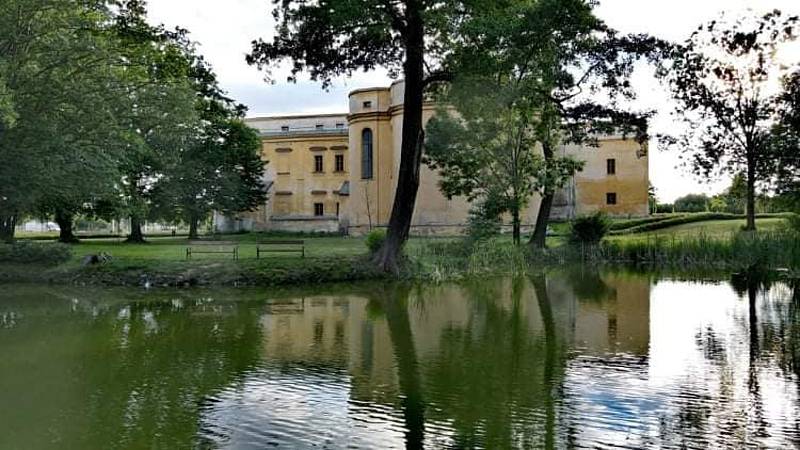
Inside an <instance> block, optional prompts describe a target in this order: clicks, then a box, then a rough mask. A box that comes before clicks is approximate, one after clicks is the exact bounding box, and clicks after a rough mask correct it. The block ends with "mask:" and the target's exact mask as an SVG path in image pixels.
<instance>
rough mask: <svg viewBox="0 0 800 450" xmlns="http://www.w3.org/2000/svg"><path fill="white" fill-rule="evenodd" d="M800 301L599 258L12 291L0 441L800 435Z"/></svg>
mask: <svg viewBox="0 0 800 450" xmlns="http://www.w3.org/2000/svg"><path fill="white" fill-rule="evenodd" d="M742 284H744V285H742ZM798 297H800V295H798V293H796V292H795V290H793V289H792V288H791V286H789V285H787V284H782V283H774V284H771V285H763V284H762V285H756V284H755V283H750V284H748V283H746V282H745V283H742V282H735V283H731V282H728V281H725V280H723V281H703V282H697V281H678V280H674V279H672V280H671V279H658V278H657V277H655V276H652V275H650V276H645V275H638V274H632V273H625V272H592V271H588V270H569V271H559V272H554V273H548V274H547V275H534V276H529V277H523V278H517V279H509V278H497V279H480V280H473V281H468V282H462V283H456V284H444V285H430V286H428V285H405V284H357V285H351V286H334V287H326V288H315V289H312V290H309V289H301V290H290V289H281V290H275V289H272V290H263V289H236V290H234V289H230V290H225V289H220V290H183V291H179V290H174V291H173V290H155V291H144V290H133V289H131V290H111V289H86V288H84V289H78V288H61V287H41V286H3V287H2V292H0V448H2V449H25V450H29V449H59V450H66V449H181V448H201V449H262V448H270V447H279V448H309V447H315V448H381V449H383V448H423V447H424V448H492V449H502V448H581V447H588V448H610V447H614V448H618V447H624V448H656V447H658V448H741V447H745V446H758V447H770V448H789V447H795V446H797V445H798V442H800V414H798V413H800V411H798V409H800V383H798V373H800V365H799V364H800V360H799V359H798V358H799V357H800V349H798V346H799V345H800V322H799V321H798V320H799V318H800V312H799V311H800V298H798Z"/></svg>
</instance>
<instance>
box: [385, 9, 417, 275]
mask: <svg viewBox="0 0 800 450" xmlns="http://www.w3.org/2000/svg"><path fill="white" fill-rule="evenodd" d="M421 13H422V5H421V4H420V3H419V0H409V1H408V2H407V3H406V20H407V31H406V33H405V47H406V61H405V63H404V64H403V72H404V75H405V97H404V107H403V108H404V109H403V142H402V146H401V150H400V171H399V173H398V176H397V190H396V191H395V195H394V204H393V205H392V215H391V217H390V218H389V230H388V233H387V235H386V240H385V241H384V243H383V247H381V249H380V250H379V251H378V252H377V253H376V255H375V263H376V264H377V265H378V267H380V268H381V269H382V270H384V271H386V272H394V273H397V272H398V271H399V266H398V258H399V256H400V252H401V251H402V249H403V245H404V244H405V242H406V241H407V240H408V234H409V231H410V229H411V220H412V218H413V215H414V205H415V204H416V202H417V191H418V190H419V170H420V165H421V164H422V146H423V143H424V135H423V131H422V103H423V90H424V88H425V81H424V67H423V64H424V60H423V59H424V42H423V37H424V32H425V29H424V26H423V21H422V15H421Z"/></svg>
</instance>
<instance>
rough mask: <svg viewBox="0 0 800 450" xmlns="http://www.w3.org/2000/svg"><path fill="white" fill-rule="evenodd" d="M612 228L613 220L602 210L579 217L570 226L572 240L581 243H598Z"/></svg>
mask: <svg viewBox="0 0 800 450" xmlns="http://www.w3.org/2000/svg"><path fill="white" fill-rule="evenodd" d="M610 229H611V222H610V221H609V220H608V217H607V216H606V215H605V214H603V213H602V212H597V213H594V214H592V215H590V216H583V217H578V218H577V219H575V220H574V221H573V222H572V227H571V228H570V241H571V242H573V243H579V244H597V243H598V242H600V241H601V240H603V236H605V235H606V233H608V231H609V230H610Z"/></svg>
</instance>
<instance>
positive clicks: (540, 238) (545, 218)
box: [530, 143, 555, 249]
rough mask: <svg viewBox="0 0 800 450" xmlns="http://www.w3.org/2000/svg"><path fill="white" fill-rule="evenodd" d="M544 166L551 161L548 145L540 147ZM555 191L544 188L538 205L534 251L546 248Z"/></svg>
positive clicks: (533, 237)
mask: <svg viewBox="0 0 800 450" xmlns="http://www.w3.org/2000/svg"><path fill="white" fill-rule="evenodd" d="M542 151H543V153H544V160H545V164H546V165H549V164H550V163H551V162H552V161H553V156H554V152H553V148H552V147H551V146H550V144H549V143H545V144H544V145H543V146H542ZM554 198H555V189H553V187H552V186H545V189H544V195H542V202H541V204H540V205H539V214H538V215H537V216H536V227H535V228H534V229H533V235H532V236H531V240H530V245H531V247H533V248H534V249H544V248H546V247H547V225H548V224H549V223H550V212H551V211H552V210H553V200H554Z"/></svg>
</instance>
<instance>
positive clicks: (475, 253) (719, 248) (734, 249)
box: [0, 231, 800, 287]
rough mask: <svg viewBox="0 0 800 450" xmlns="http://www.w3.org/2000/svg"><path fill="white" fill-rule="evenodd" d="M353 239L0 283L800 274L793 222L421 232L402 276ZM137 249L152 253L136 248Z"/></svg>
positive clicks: (155, 251)
mask: <svg viewBox="0 0 800 450" xmlns="http://www.w3.org/2000/svg"><path fill="white" fill-rule="evenodd" d="M345 244H352V243H350V242H346V241H342V242H339V241H335V242H326V247H325V249H326V250H327V251H328V253H329V254H327V255H324V254H322V252H321V250H320V249H321V248H322V247H321V246H319V244H316V245H317V246H318V247H319V248H318V249H317V252H319V253H318V254H317V255H315V256H310V257H306V258H299V257H297V258H294V257H271V258H265V259H260V260H258V259H255V258H248V259H241V260H238V261H232V260H230V259H228V260H225V259H210V258H209V259H205V260H193V261H183V260H180V259H178V258H177V257H175V259H165V256H164V255H163V253H164V248H165V247H164V246H158V245H149V246H144V247H141V248H140V247H116V248H113V250H119V251H118V252H117V251H115V252H114V253H115V254H120V253H122V256H120V257H115V258H113V259H112V260H111V261H110V262H105V263H101V264H97V265H92V266H88V267H82V266H81V264H80V262H79V261H77V260H76V259H75V258H72V259H70V260H69V261H68V262H66V263H63V264H61V265H50V266H46V265H42V264H40V265H36V264H31V263H28V264H23V263H15V264H12V263H0V283H47V284H62V285H87V286H102V285H106V286H179V287H188V286H277V285H304V284H323V283H336V282H352V281H360V280H375V279H387V278H393V279H394V278H400V279H406V280H415V281H431V282H444V281H453V280H460V279H468V278H475V277H482V276H488V275H524V274H528V273H533V272H540V271H542V269H549V268H555V267H559V266H583V267H586V268H597V267H603V266H605V267H618V268H623V269H625V270H634V271H636V270H646V271H653V270H656V271H659V270H665V271H668V272H673V271H678V272H681V271H683V272H691V273H706V272H708V273H715V274H717V275H721V274H728V275H729V274H731V273H736V272H742V271H749V270H752V269H763V270H782V271H784V272H786V273H789V274H790V276H792V277H795V276H796V275H797V273H798V268H800V237H798V234H797V233H795V232H789V231H774V232H759V233H736V234H733V235H730V236H709V235H706V234H700V235H697V236H684V237H681V238H676V237H674V236H672V237H659V236H641V237H639V236H631V237H625V238H616V237H615V238H612V239H609V240H607V241H604V242H603V243H602V244H600V245H596V246H574V245H560V246H555V247H553V248H551V249H549V250H546V251H544V252H531V251H530V250H529V249H528V248H527V247H520V248H518V247H515V246H514V245H513V244H512V243H511V242H510V241H509V240H507V239H504V238H502V237H501V238H494V239H490V240H487V241H481V242H476V243H475V242H474V243H471V244H468V243H467V242H465V241H463V240H460V239H452V240H430V241H425V242H422V241H418V242H416V243H415V244H414V245H409V246H408V247H407V248H406V260H405V264H404V266H403V271H402V273H401V274H400V275H399V276H398V277H393V276H387V275H386V274H384V273H381V272H380V271H378V270H376V269H375V268H374V267H373V265H372V264H371V262H370V261H369V257H368V255H366V254H364V253H363V250H362V251H358V249H357V247H358V245H355V246H353V245H351V247H352V248H347V249H348V251H349V252H351V253H350V254H335V250H340V249H341V248H343V247H344V245H345ZM356 244H358V243H356ZM90 248H92V247H90ZM166 248H169V247H166ZM92 249H93V250H96V248H92ZM100 249H101V250H105V248H103V247H100ZM29 250H30V249H29ZM172 250H175V249H172ZM126 252H127V253H128V254H125V253H126ZM137 252H138V253H142V254H143V255H142V256H138V255H135V253H137ZM145 252H146V253H145ZM158 256H160V257H161V258H162V259H158ZM166 257H170V258H172V257H173V256H172V255H171V254H167V256H166Z"/></svg>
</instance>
